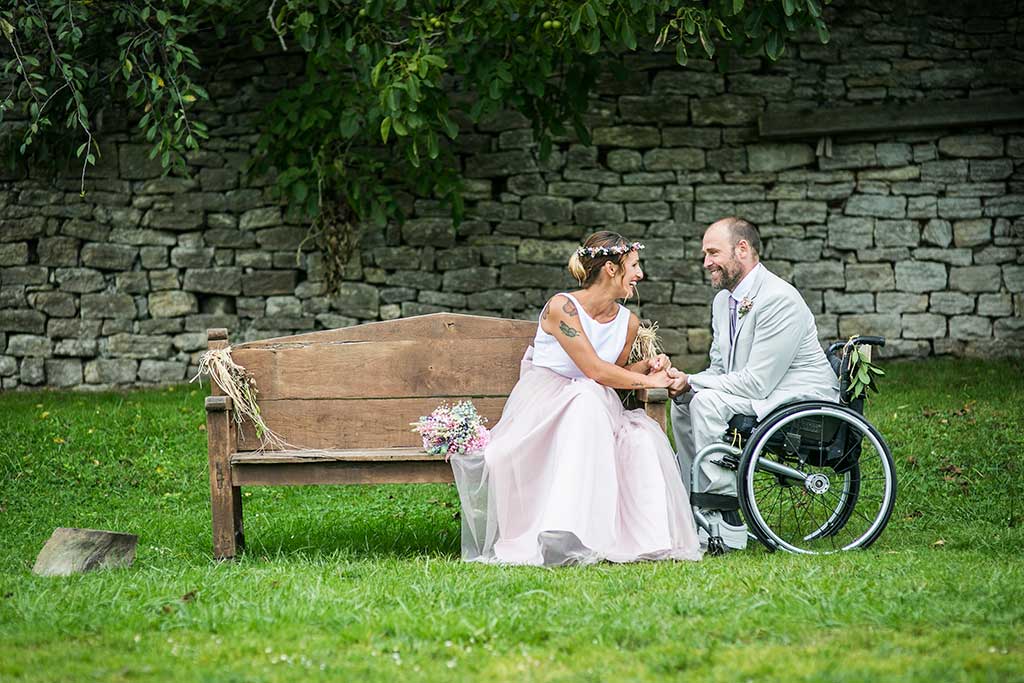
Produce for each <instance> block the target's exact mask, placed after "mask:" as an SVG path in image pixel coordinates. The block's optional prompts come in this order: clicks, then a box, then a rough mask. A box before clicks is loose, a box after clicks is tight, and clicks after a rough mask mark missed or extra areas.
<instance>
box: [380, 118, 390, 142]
mask: <svg viewBox="0 0 1024 683" xmlns="http://www.w3.org/2000/svg"><path fill="white" fill-rule="evenodd" d="M390 132H391V117H390V116H385V117H384V120H383V121H381V122H380V139H381V140H383V141H384V142H385V143H386V142H387V141H388V133H390Z"/></svg>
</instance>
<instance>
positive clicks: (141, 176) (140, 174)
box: [117, 144, 164, 180]
mask: <svg viewBox="0 0 1024 683" xmlns="http://www.w3.org/2000/svg"><path fill="white" fill-rule="evenodd" d="M152 149H153V148H152V146H151V145H129V144H121V145H119V146H118V155H117V156H118V168H119V171H118V175H119V177H121V178H122V179H124V180H146V179H149V178H157V177H159V176H161V175H163V172H164V169H163V166H161V165H160V161H159V160H157V159H151V158H150V157H149V155H150V152H151V151H152Z"/></svg>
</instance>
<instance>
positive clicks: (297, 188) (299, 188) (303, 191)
mask: <svg viewBox="0 0 1024 683" xmlns="http://www.w3.org/2000/svg"><path fill="white" fill-rule="evenodd" d="M308 194H309V187H308V186H307V185H306V183H304V182H302V181H301V180H300V181H298V182H297V183H295V184H294V185H292V198H293V199H294V200H295V201H296V202H302V201H305V199H306V195H308Z"/></svg>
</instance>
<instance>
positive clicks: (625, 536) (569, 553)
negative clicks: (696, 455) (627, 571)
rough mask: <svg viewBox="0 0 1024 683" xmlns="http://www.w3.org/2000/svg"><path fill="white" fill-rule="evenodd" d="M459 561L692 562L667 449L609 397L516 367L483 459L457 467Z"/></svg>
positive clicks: (651, 427)
mask: <svg viewBox="0 0 1024 683" xmlns="http://www.w3.org/2000/svg"><path fill="white" fill-rule="evenodd" d="M452 467H453V469H454V471H455V476H456V484H457V485H458V488H459V496H460V499H461V502H462V508H463V517H462V520H463V521H462V555H463V559H466V560H469V561H480V562H498V563H508V564H530V565H562V564H587V563H591V562H599V561H602V560H607V561H610V562H634V561H639V560H661V559H676V560H699V559H700V558H701V555H702V552H703V550H702V548H701V546H700V541H699V540H698V536H697V532H696V527H695V525H694V521H693V513H692V510H691V508H690V504H689V500H688V497H687V494H686V490H685V489H684V488H683V483H682V478H681V477H680V474H679V467H678V464H677V462H676V459H675V455H674V454H673V453H672V449H671V447H670V445H669V442H668V439H667V438H666V436H665V434H664V432H662V430H661V429H660V428H659V427H658V425H657V423H655V422H654V421H653V420H651V419H650V418H649V417H647V415H645V414H644V412H643V411H642V410H625V409H624V408H623V407H622V403H621V401H620V400H619V397H618V395H617V394H616V393H615V391H614V390H612V389H609V388H608V387H605V386H602V385H600V384H598V383H597V382H594V381H593V380H590V379H569V378H567V377H563V376H562V375H559V374H558V373H555V372H553V371H551V370H548V369H546V368H540V367H536V366H534V365H533V363H532V362H530V358H529V354H528V355H527V358H524V359H523V363H522V368H521V374H520V378H519V382H518V383H517V384H516V386H515V388H514V389H513V390H512V393H511V395H510V396H509V398H508V401H507V403H506V405H505V410H504V412H503V414H502V417H501V420H500V421H499V422H498V424H496V425H495V426H494V428H493V429H492V430H491V441H490V444H489V445H488V446H487V448H486V450H485V451H484V452H483V454H482V455H477V456H468V457H455V458H453V459H452Z"/></svg>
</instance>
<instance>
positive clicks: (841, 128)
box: [758, 96, 1024, 140]
mask: <svg viewBox="0 0 1024 683" xmlns="http://www.w3.org/2000/svg"><path fill="white" fill-rule="evenodd" d="M1014 121H1024V97H1020V96H1014V97H1011V96H1004V97H992V98H977V99H960V100H929V101H926V102H914V103H911V104H904V105H866V106H859V107H840V108H834V109H812V110H789V111H768V112H765V113H764V114H762V115H761V117H760V118H759V119H758V131H759V134H760V136H761V137H762V138H764V139H768V140H772V139H785V138H817V137H821V136H824V135H841V134H844V133H876V132H883V131H901V130H919V129H924V128H954V127H960V126H982V125H992V124H998V123H1010V122H1014Z"/></svg>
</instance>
